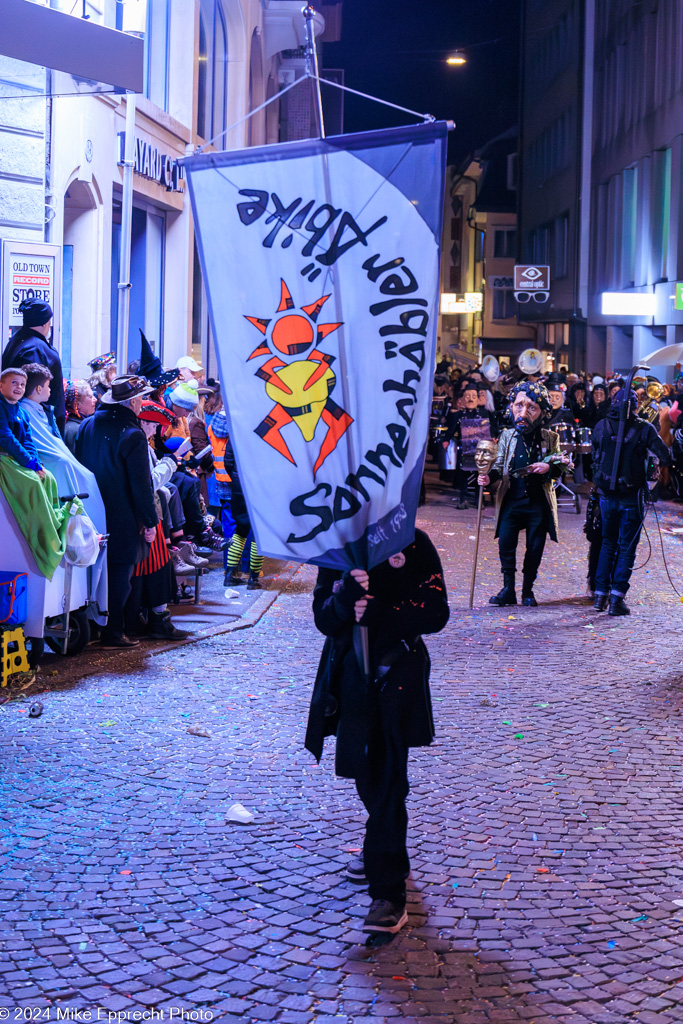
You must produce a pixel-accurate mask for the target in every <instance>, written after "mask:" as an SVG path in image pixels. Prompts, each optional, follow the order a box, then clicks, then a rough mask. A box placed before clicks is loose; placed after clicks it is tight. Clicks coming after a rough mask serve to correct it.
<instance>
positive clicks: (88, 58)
mask: <svg viewBox="0 0 683 1024" xmlns="http://www.w3.org/2000/svg"><path fill="white" fill-rule="evenodd" d="M144 45H145V44H144V41H143V40H142V39H140V38H139V37H137V36H134V35H129V34H128V33H126V32H118V31H117V30H116V29H113V28H105V27H104V26H103V25H96V24H94V23H93V22H91V21H85V20H83V19H82V18H76V17H72V16H71V15H70V14H63V13H62V12H61V11H55V10H53V9H52V8H50V7H42V6H41V5H40V4H36V3H30V2H29V0H2V32H1V33H0V54H4V56H6V57H13V58H14V59H15V60H23V61H26V62H27V63H28V64H38V65H41V66H43V67H46V68H51V69H52V70H54V71H65V72H66V73H67V74H68V75H73V76H76V77H78V78H83V79H89V80H90V81H92V82H105V83H106V84H107V85H110V86H113V87H114V88H115V89H117V90H120V91H121V92H125V91H126V90H128V91H129V92H134V93H141V92H142V89H143V55H144Z"/></svg>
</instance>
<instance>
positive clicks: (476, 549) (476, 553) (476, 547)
mask: <svg viewBox="0 0 683 1024" xmlns="http://www.w3.org/2000/svg"><path fill="white" fill-rule="evenodd" d="M483 502H484V485H483V484H479V505H478V506H477V533H476V539H475V542H474V561H473V563H472V579H471V580H470V603H469V607H470V608H472V607H473V605H474V585H475V583H476V580H477V562H478V561H479V536H480V534H481V513H482V507H483Z"/></svg>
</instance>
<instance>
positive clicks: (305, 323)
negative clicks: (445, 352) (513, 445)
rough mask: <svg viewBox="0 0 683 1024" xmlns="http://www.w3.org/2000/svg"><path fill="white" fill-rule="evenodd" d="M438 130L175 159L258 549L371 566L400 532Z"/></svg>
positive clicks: (439, 154) (421, 371) (420, 414)
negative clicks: (181, 162)
mask: <svg viewBox="0 0 683 1024" xmlns="http://www.w3.org/2000/svg"><path fill="white" fill-rule="evenodd" d="M446 132H447V126H446V124H445V123H436V124H431V125H421V126H417V127H414V128H400V129H394V130H388V131H382V132H370V133H364V134H362V135H346V136H339V137H337V138H331V139H326V140H312V141H306V142H296V143H287V144H284V145H277V146H265V147H262V148H259V149H247V150H239V151H230V152H225V153H210V154H204V155H201V156H197V157H192V158H190V159H188V160H187V161H186V162H185V167H186V170H187V175H188V181H189V188H190V195H191V199H192V208H193V212H194V217H195V225H196V230H197V235H198V243H199V252H200V258H201V263H202V271H203V275H204V282H205V285H206V290H207V295H208V299H209V308H210V313H211V322H212V328H213V332H214V338H215V343H216V350H217V355H218V364H219V370H220V380H221V387H222V392H223V399H224V402H225V406H226V409H227V413H228V418H229V423H230V436H231V440H232V443H233V447H234V449H235V454H236V458H237V464H238V469H239V474H240V478H241V481H242V485H243V488H244V492H245V496H246V499H247V506H248V509H249V515H250V519H251V524H252V527H253V529H254V533H255V535H256V540H257V542H258V546H259V548H260V550H261V551H262V553H263V554H266V555H271V556H272V557H277V558H286V559H295V560H297V561H302V562H314V563H316V564H318V565H326V566H331V567H334V568H348V567H351V566H362V567H366V568H371V567H372V566H373V565H376V564H377V563H378V562H381V561H383V560H384V559H385V558H387V557H388V556H389V555H390V554H393V553H394V552H396V551H399V550H401V548H403V547H406V546H407V545H408V544H409V543H411V541H412V539H413V536H414V528H415V514H416V510H417V502H418V497H419V489H420V481H421V477H422V472H423V465H424V457H425V449H426V443H427V433H428V425H429V412H430V405H431V394H432V377H433V372H434V355H435V342H436V317H437V311H438V291H439V245H440V238H441V219H442V206H443V189H444V168H445V149H446Z"/></svg>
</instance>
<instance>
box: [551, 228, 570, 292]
mask: <svg viewBox="0 0 683 1024" xmlns="http://www.w3.org/2000/svg"><path fill="white" fill-rule="evenodd" d="M554 241H555V246H554V248H555V254H554V255H555V258H554V262H553V266H552V268H551V269H552V273H553V276H554V277H556V278H557V277H566V276H567V268H568V264H569V214H567V213H563V214H562V216H561V217H558V218H557V220H556V221H555V239H554Z"/></svg>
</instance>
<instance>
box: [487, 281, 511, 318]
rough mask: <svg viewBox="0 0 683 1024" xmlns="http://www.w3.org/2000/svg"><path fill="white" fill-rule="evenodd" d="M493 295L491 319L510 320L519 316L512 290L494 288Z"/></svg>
mask: <svg viewBox="0 0 683 1024" xmlns="http://www.w3.org/2000/svg"><path fill="white" fill-rule="evenodd" d="M491 294H492V295H493V309H492V312H491V319H493V320H509V319H510V318H511V317H513V316H517V303H516V302H515V293H514V291H513V289H512V288H492V289H491Z"/></svg>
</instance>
